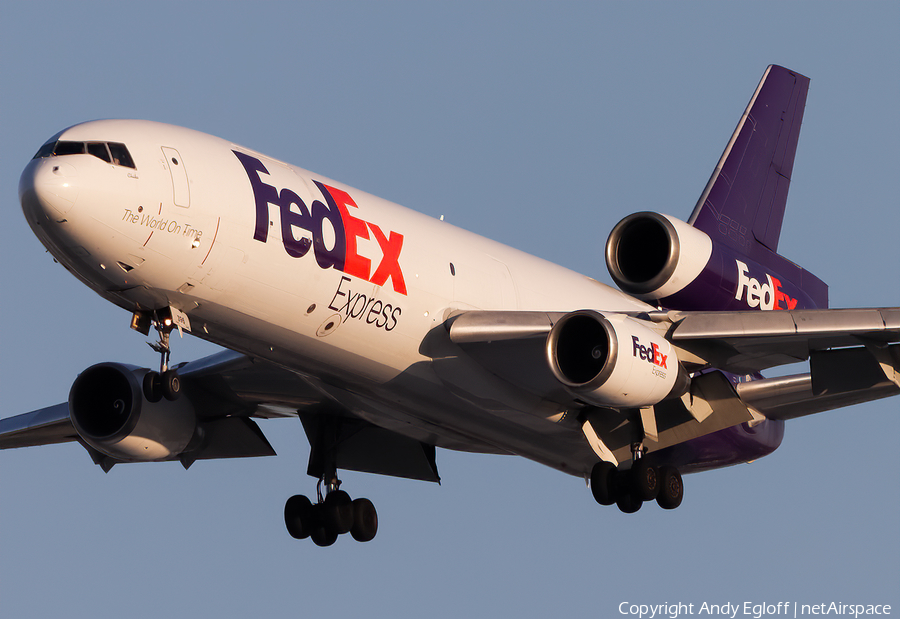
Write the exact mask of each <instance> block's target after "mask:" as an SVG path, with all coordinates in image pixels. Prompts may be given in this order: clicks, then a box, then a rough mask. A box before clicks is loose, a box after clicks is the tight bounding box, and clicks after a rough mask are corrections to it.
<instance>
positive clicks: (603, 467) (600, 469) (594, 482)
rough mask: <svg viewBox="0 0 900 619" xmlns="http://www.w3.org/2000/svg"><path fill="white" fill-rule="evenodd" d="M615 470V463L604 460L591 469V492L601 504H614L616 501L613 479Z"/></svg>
mask: <svg viewBox="0 0 900 619" xmlns="http://www.w3.org/2000/svg"><path fill="white" fill-rule="evenodd" d="M615 472H616V467H615V465H614V464H612V463H611V462H605V461H603V460H601V461H600V462H598V463H597V464H595V465H594V468H592V469H591V494H593V495H594V500H595V501H597V502H598V503H599V504H600V505H612V504H613V503H615V502H616V493H615V486H614V479H613V476H614V475H615Z"/></svg>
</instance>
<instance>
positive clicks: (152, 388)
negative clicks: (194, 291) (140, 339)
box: [132, 310, 181, 402]
mask: <svg viewBox="0 0 900 619" xmlns="http://www.w3.org/2000/svg"><path fill="white" fill-rule="evenodd" d="M134 316H135V317H134V318H133V319H132V328H134V329H135V330H137V331H140V332H142V333H144V335H147V334H149V333H150V326H151V325H152V326H153V328H155V329H156V332H157V333H158V334H159V341H158V342H147V345H148V346H150V348H152V349H153V350H154V351H156V352H157V353H159V355H160V359H159V372H153V371H150V372H147V374H146V375H145V376H144V383H143V391H144V397H145V398H147V401H148V402H159V401H160V400H162V399H163V398H165V399H167V400H170V401H174V400H177V399H178V396H179V395H181V379H180V378H179V377H178V373H177V372H176V371H175V370H170V369H169V354H170V353H171V348H170V347H169V335H170V334H171V333H172V330H173V329H174V328H175V321H174V320H173V319H172V315H171V311H170V310H161V311H156V312H153V314H152V316H148V315H147V314H146V313H144V314H143V315H141V313H139V312H136V313H135V315H134Z"/></svg>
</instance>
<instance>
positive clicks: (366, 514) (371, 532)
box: [350, 499, 378, 542]
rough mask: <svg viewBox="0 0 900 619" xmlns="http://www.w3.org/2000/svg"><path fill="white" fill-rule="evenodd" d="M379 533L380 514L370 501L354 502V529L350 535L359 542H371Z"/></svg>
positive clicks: (358, 500)
mask: <svg viewBox="0 0 900 619" xmlns="http://www.w3.org/2000/svg"><path fill="white" fill-rule="evenodd" d="M376 533H378V514H377V513H376V511H375V506H374V505H372V501H370V500H369V499H356V500H355V501H353V528H352V529H350V535H352V536H353V539H355V540H356V541H357V542H368V541H371V540H372V539H373V538H374V537H375V534H376Z"/></svg>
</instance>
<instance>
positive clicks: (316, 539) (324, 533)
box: [309, 524, 338, 548]
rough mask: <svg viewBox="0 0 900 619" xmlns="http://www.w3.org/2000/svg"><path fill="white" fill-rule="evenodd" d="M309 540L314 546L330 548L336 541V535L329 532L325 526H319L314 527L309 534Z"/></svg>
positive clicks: (328, 528)
mask: <svg viewBox="0 0 900 619" xmlns="http://www.w3.org/2000/svg"><path fill="white" fill-rule="evenodd" d="M309 536H310V538H312V541H313V543H314V544H315V545H316V546H320V547H323V548H324V547H325V546H331V545H332V544H333V543H335V542H336V541H337V538H338V534H337V532H336V531H333V530H331V528H330V527H328V526H326V525H325V524H320V525H319V526H317V527H315V528H314V529H313V530H312V533H310V535H309Z"/></svg>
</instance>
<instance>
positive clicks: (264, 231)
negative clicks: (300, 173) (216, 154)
mask: <svg viewBox="0 0 900 619" xmlns="http://www.w3.org/2000/svg"><path fill="white" fill-rule="evenodd" d="M232 152H233V153H234V154H235V155H236V156H237V158H238V160H239V161H240V162H241V165H243V166H244V170H245V171H246V172H247V177H248V178H249V179H250V186H251V187H253V197H254V199H255V201H256V227H255V230H254V232H253V238H254V239H256V240H257V241H261V242H263V243H265V242H266V241H267V240H268V238H269V205H270V204H271V205H273V206H277V207H278V208H279V210H280V211H281V241H282V243H283V244H284V251H286V252H287V254H288V255H289V256H291V257H292V258H302V257H303V256H305V255H306V254H307V252H309V250H310V247H312V248H313V253H314V255H315V257H316V263H318V265H319V267H321V268H323V269H328V268H331V267H334V268H335V269H337V270H338V271H343V272H344V273H346V274H348V275H353V276H354V277H358V278H360V279H363V280H366V281H368V282H371V283H373V284H375V285H376V286H383V285H384V284H385V283H387V280H388V278H390V280H391V284H392V285H393V287H394V291H395V292H399V293H400V294H403V295H405V294H406V281H405V280H404V279H403V271H402V269H401V268H400V250H401V249H403V235H402V234H398V233H397V232H394V231H390V232H389V233H388V234H385V233H384V232H383V231H382V230H381V228H380V227H378V226H377V225H376V224H373V223H372V222H369V221H365V220H363V219H360V218H358V217H354V216H353V215H351V214H350V209H351V208H359V207H358V206H357V205H356V202H354V201H353V198H351V197H350V194H348V193H347V192H346V191H343V190H341V189H337V188H336V187H331V186H329V185H326V184H324V183H320V182H319V181H313V183H314V184H315V185H316V187H317V188H318V189H319V191H320V192H321V193H322V197H323V198H324V199H325V201H324V202H322V201H321V200H314V201H313V202H312V204H310V205H309V206H307V205H306V204H305V203H304V202H303V200H302V199H301V198H300V196H298V195H297V193H296V192H294V191H292V190H290V189H288V188H286V187H285V188H283V189H282V190H281V191H279V190H277V189H275V187H273V186H272V185H269V184H267V183H265V182H263V180H262V175H263V174H265V175H267V176H268V175H269V171H268V170H267V169H266V166H264V165H263V163H262V161H260V160H259V159H257V158H256V157H252V156H250V155H247V154H245V153H239V152H238V151H236V150H235V151H232ZM326 221H327V223H326ZM370 233H371V235H372V236H374V237H375V241H376V242H377V243H378V247H379V249H380V250H381V260H380V261H379V263H378V266H377V267H376V268H375V270H374V271H373V270H372V260H371V259H370V258H367V257H366V256H363V255H361V254H359V253H358V245H357V242H358V240H359V239H365V240H369V239H370V236H369V234H370ZM310 236H311V237H312V239H310V238H309V237H310ZM332 236H333V239H332V238H331V237H332ZM329 245H330V247H329Z"/></svg>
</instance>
